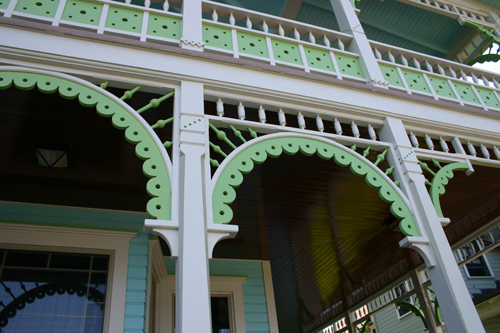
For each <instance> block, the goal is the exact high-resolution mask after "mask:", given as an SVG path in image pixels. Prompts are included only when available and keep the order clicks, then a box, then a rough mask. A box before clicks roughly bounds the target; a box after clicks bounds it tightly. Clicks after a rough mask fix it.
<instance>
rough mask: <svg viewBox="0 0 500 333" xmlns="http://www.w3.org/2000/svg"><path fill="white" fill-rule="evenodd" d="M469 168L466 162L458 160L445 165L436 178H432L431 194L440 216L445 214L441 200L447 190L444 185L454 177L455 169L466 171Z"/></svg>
mask: <svg viewBox="0 0 500 333" xmlns="http://www.w3.org/2000/svg"><path fill="white" fill-rule="evenodd" d="M467 169H469V167H468V166H467V164H466V163H463V162H456V163H451V164H448V165H445V166H444V167H442V168H441V169H439V171H438V172H436V175H435V176H434V178H432V182H431V189H430V191H429V192H430V196H431V200H432V203H433V204H434V209H436V212H437V214H438V216H439V217H444V216H443V211H442V210H441V203H440V202H439V197H440V196H442V195H443V194H444V192H445V189H444V187H445V186H446V185H448V180H449V179H452V178H453V176H454V175H453V171H464V170H467Z"/></svg>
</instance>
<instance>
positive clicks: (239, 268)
mask: <svg viewBox="0 0 500 333" xmlns="http://www.w3.org/2000/svg"><path fill="white" fill-rule="evenodd" d="M165 264H166V266H167V270H168V273H169V274H175V260H174V259H172V258H165ZM209 266H210V275H212V276H246V277H247V279H246V280H245V282H243V286H242V287H243V304H244V307H245V325H246V331H247V333H268V332H269V319H268V315H267V303H266V290H265V287H264V274H263V272H262V262H260V261H244V260H242V261H238V260H210V262H209Z"/></svg>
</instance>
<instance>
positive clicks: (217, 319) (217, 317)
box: [210, 297, 229, 333]
mask: <svg viewBox="0 0 500 333" xmlns="http://www.w3.org/2000/svg"><path fill="white" fill-rule="evenodd" d="M210 302H211V307H212V332H213V333H226V332H227V333H229V299H228V298H227V297H212V298H210Z"/></svg>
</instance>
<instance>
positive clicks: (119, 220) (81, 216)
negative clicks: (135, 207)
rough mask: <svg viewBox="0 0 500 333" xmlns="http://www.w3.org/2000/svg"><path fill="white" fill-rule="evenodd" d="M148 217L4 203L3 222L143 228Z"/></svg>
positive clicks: (0, 215) (0, 219)
mask: <svg viewBox="0 0 500 333" xmlns="http://www.w3.org/2000/svg"><path fill="white" fill-rule="evenodd" d="M146 218H148V215H147V214H144V213H132V212H130V213H126V212H115V211H106V210H94V209H84V208H69V207H55V206H44V205H33V204H23V203H10V202H0V222H7V223H9V222H10V223H15V222H18V223H29V224H41V225H50V226H60V227H77V228H78V227H80V228H89V229H112V230H123V231H140V230H142V228H143V226H144V219H146Z"/></svg>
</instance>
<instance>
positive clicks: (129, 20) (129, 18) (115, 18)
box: [106, 6, 143, 33]
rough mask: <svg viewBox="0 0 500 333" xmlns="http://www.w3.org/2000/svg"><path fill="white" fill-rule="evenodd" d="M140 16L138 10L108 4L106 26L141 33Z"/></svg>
mask: <svg viewBox="0 0 500 333" xmlns="http://www.w3.org/2000/svg"><path fill="white" fill-rule="evenodd" d="M142 17H143V13H142V12H140V11H137V10H131V9H125V8H118V7H112V6H110V7H109V11H108V17H107V19H106V28H111V29H117V30H123V31H128V32H137V33H141V29H142Z"/></svg>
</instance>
